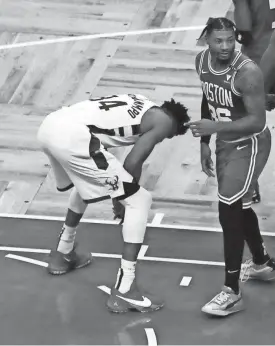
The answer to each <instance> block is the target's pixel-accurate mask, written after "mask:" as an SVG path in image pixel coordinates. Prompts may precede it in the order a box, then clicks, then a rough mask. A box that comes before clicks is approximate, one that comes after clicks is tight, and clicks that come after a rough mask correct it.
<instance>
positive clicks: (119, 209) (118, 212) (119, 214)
mask: <svg viewBox="0 0 275 346" xmlns="http://www.w3.org/2000/svg"><path fill="white" fill-rule="evenodd" d="M112 202H113V213H114V220H116V219H120V220H121V221H120V223H119V224H120V225H121V224H122V223H123V221H124V216H125V207H124V205H123V204H121V203H120V202H119V201H118V200H117V199H115V198H113V199H112Z"/></svg>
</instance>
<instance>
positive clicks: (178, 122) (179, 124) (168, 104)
mask: <svg viewBox="0 0 275 346" xmlns="http://www.w3.org/2000/svg"><path fill="white" fill-rule="evenodd" d="M161 108H162V109H163V110H164V112H165V113H167V114H168V115H169V116H170V117H172V118H173V120H174V124H175V126H174V129H175V130H174V131H173V132H174V133H173V136H177V135H184V134H185V133H186V131H187V130H188V127H187V126H184V124H185V123H187V122H189V121H190V117H189V116H188V112H187V111H188V109H187V108H186V107H185V106H184V105H183V104H181V103H180V102H175V100H174V99H171V101H165V102H164V103H163V104H162V105H161ZM173 136H172V137H173Z"/></svg>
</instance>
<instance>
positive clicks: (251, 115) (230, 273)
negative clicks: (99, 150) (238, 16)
mask: <svg viewBox="0 0 275 346" xmlns="http://www.w3.org/2000/svg"><path fill="white" fill-rule="evenodd" d="M204 35H206V39H207V43H208V46H209V48H208V49H206V50H205V51H203V52H201V53H199V54H198V56H197V58H196V69H197V72H198V74H199V77H200V80H201V84H202V89H203V99H202V107H201V109H202V120H200V121H197V122H192V123H189V126H190V128H191V130H192V133H193V135H194V136H195V137H201V163H202V169H203V171H204V172H205V173H206V174H207V175H208V176H213V166H212V160H211V150H210V148H209V141H210V136H211V135H212V134H217V140H216V172H217V179H218V196H219V220H220V223H221V226H222V229H223V238H224V260H225V283H224V287H223V288H222V291H221V292H220V293H219V294H217V295H216V296H215V297H214V298H213V299H212V300H211V301H210V302H209V303H207V304H206V305H205V306H204V307H203V308H202V311H203V312H205V313H208V314H212V315H219V316H226V315H229V314H232V313H234V312H237V311H240V310H242V309H243V300H242V295H241V291H240V288H239V278H240V274H241V277H242V278H243V280H247V279H248V278H254V279H260V280H271V279H275V265H274V262H273V260H272V259H271V258H270V256H269V255H268V254H267V252H266V250H265V246H264V243H263V239H262V237H261V234H260V229H259V225H258V218H257V216H256V214H255V212H254V211H253V210H252V208H251V203H252V195H253V191H254V185H255V183H256V182H257V180H258V178H259V176H260V174H261V172H262V171H263V169H264V167H265V164H266V162H267V160H268V157H269V153H270V148H271V135H270V131H269V129H268V128H267V126H266V114H265V93H264V82H263V76H262V73H261V71H260V69H259V67H258V66H257V65H256V64H255V63H254V62H252V61H251V60H250V59H248V58H247V57H246V56H244V55H242V53H241V52H238V51H236V50H235V26H234V23H233V22H231V21H230V20H228V19H226V18H212V19H211V20H210V21H209V22H208V24H207V26H206V28H205V29H204V31H203V33H202V36H204ZM213 120H215V121H213ZM245 240H246V242H247V244H248V246H249V248H250V251H251V253H252V256H253V258H252V259H251V260H249V261H247V262H246V263H245V264H243V266H242V265H241V264H242V257H243V250H244V241H245Z"/></svg>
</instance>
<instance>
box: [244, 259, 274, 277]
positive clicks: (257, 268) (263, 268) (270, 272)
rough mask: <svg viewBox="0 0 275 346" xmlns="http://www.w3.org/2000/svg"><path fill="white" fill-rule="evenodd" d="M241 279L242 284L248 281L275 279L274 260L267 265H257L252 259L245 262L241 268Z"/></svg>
mask: <svg viewBox="0 0 275 346" xmlns="http://www.w3.org/2000/svg"><path fill="white" fill-rule="evenodd" d="M240 279H241V281H242V282H246V281H247V280H249V279H251V280H261V281H269V280H274V279H275V263H274V259H272V258H271V259H270V260H269V261H267V262H266V263H265V264H261V265H258V264H255V263H254V262H253V260H252V259H249V260H247V261H245V262H244V263H243V264H242V267H241V273H240Z"/></svg>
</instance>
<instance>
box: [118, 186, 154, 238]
mask: <svg viewBox="0 0 275 346" xmlns="http://www.w3.org/2000/svg"><path fill="white" fill-rule="evenodd" d="M120 202H121V203H122V204H123V205H124V206H125V217H124V223H123V227H122V234H123V240H124V241H125V242H126V243H135V244H140V243H143V239H144V235H145V232H146V226H147V220H148V214H149V210H150V208H151V204H152V196H151V193H150V192H148V191H147V190H145V189H144V188H143V187H140V189H139V190H138V191H137V192H136V193H135V194H133V195H132V196H130V197H128V198H126V199H124V200H120Z"/></svg>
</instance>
